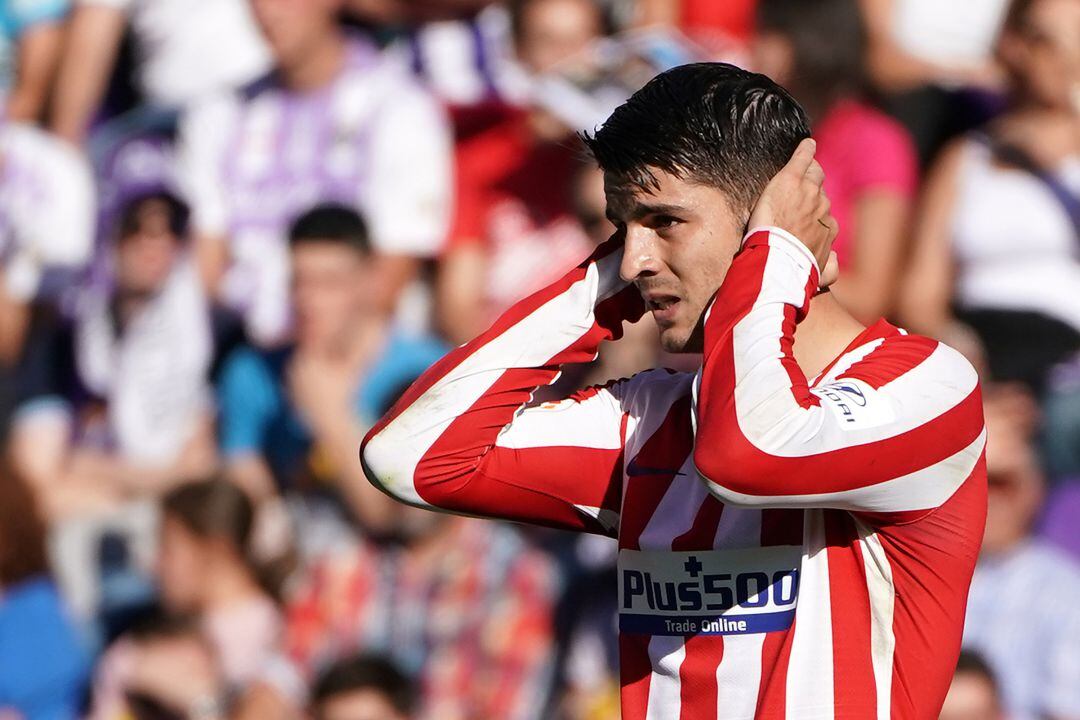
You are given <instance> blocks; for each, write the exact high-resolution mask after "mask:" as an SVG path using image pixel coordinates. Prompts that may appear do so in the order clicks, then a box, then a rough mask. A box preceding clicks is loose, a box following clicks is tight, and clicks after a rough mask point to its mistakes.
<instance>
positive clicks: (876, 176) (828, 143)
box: [814, 100, 919, 267]
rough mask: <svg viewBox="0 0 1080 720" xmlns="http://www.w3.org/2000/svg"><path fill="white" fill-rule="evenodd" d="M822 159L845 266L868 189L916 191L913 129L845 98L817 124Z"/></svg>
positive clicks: (906, 194)
mask: <svg viewBox="0 0 1080 720" xmlns="http://www.w3.org/2000/svg"><path fill="white" fill-rule="evenodd" d="M814 137H815V139H816V140H817V144H818V149H817V159H818V161H819V162H820V163H821V166H822V167H823V168H825V192H826V193H828V195H829V199H830V200H831V201H832V214H833V217H835V218H836V220H837V222H839V223H840V234H839V235H838V236H837V238H836V242H835V243H833V249H834V250H836V254H837V256H838V259H839V260H840V267H847V266H848V265H850V263H851V258H852V253H853V251H854V248H853V246H852V244H851V243H852V238H853V237H855V228H856V222H857V220H856V217H855V205H856V203H857V202H858V201H859V198H860V196H861V195H862V194H863V193H866V192H870V191H886V192H895V193H899V194H900V195H902V196H903V197H905V198H911V197H913V196H914V195H915V190H916V187H917V185H918V172H919V170H918V157H917V156H916V154H915V147H914V146H913V145H912V143H911V138H909V137H908V135H907V131H905V130H904V129H903V127H901V126H900V124H899V123H897V122H896V121H895V120H893V119H892V118H890V117H888V116H886V115H885V114H884V113H882V112H880V111H878V110H876V109H874V108H873V107H871V106H869V105H866V104H864V103H861V102H858V101H856V100H842V101H840V102H839V103H837V104H836V105H834V106H833V108H832V110H830V111H829V113H828V114H827V115H826V116H825V117H824V118H823V119H822V120H821V122H819V123H818V124H817V126H816V127H815V128H814Z"/></svg>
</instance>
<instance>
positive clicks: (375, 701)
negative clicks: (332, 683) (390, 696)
mask: <svg viewBox="0 0 1080 720" xmlns="http://www.w3.org/2000/svg"><path fill="white" fill-rule="evenodd" d="M315 720H407V718H406V716H405V715H402V714H401V713H399V712H398V711H397V710H395V709H394V706H393V705H391V704H390V701H389V700H387V699H386V697H385V696H383V695H382V694H381V693H379V692H377V691H376V690H373V689H362V690H354V691H352V692H348V693H342V694H340V695H336V696H334V697H332V698H330V699H329V700H327V701H326V702H324V703H322V705H321V707H320V708H319V710H318V712H317V713H316V714H315Z"/></svg>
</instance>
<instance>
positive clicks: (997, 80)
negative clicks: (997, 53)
mask: <svg viewBox="0 0 1080 720" xmlns="http://www.w3.org/2000/svg"><path fill="white" fill-rule="evenodd" d="M1009 2H1010V0H970V1H969V2H964V3H939V2H935V1H934V0H860V4H861V6H862V10H863V14H864V15H865V17H866V23H867V30H868V32H869V38H868V39H869V46H868V52H867V55H866V65H867V68H868V70H869V73H870V77H871V78H872V80H873V81H874V84H875V86H876V87H877V88H878V89H879V90H881V91H882V92H883V93H884V94H885V95H886V96H887V98H888V100H889V103H888V105H889V109H890V111H891V112H892V114H893V115H894V116H895V117H897V118H898V119H899V120H900V121H901V122H902V123H903V124H904V125H905V126H906V127H907V128H908V130H910V131H911V133H912V135H913V137H914V140H915V143H916V145H917V146H918V150H919V158H920V161H921V162H922V165H923V166H924V167H925V166H926V165H927V164H928V163H929V162H930V160H931V159H933V158H934V156H935V155H936V154H937V152H938V150H939V149H940V148H941V146H942V145H943V144H944V143H945V142H946V141H948V140H949V138H951V137H953V136H955V135H957V134H958V133H962V132H965V131H966V130H969V129H971V128H972V127H974V126H976V125H978V124H979V123H980V122H982V121H984V120H985V119H986V118H987V117H989V116H990V115H991V114H992V113H993V112H994V110H996V108H997V105H998V103H997V102H996V101H995V99H994V97H993V95H994V94H995V93H997V92H999V91H1000V89H1001V85H1002V83H1003V80H1004V78H1003V77H1002V72H1001V69H1000V67H998V65H997V63H996V62H995V58H994V39H995V37H996V36H997V33H998V29H999V28H1000V27H1001V22H1002V19H1003V18H1004V16H1005V12H1006V10H1007V8H1008V5H1009Z"/></svg>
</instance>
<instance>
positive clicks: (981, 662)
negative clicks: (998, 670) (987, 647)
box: [955, 650, 998, 694]
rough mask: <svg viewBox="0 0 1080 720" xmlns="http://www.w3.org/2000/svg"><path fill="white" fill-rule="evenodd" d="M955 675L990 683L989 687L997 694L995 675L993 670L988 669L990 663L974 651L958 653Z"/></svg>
mask: <svg viewBox="0 0 1080 720" xmlns="http://www.w3.org/2000/svg"><path fill="white" fill-rule="evenodd" d="M955 674H957V675H960V674H965V675H975V676H977V677H981V678H983V679H984V680H986V682H988V683H990V686H991V687H992V688H994V693H995V694H996V693H997V690H998V684H997V675H995V674H994V670H993V668H991V667H990V663H988V662H987V661H986V658H984V657H983V656H982V655H980V654H979V653H977V652H975V651H974V650H961V651H960V657H959V658H958V659H957V661H956V673H955Z"/></svg>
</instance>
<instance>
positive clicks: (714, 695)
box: [362, 229, 986, 720]
mask: <svg viewBox="0 0 1080 720" xmlns="http://www.w3.org/2000/svg"><path fill="white" fill-rule="evenodd" d="M621 256H622V249H621V246H620V245H619V244H617V243H615V242H609V243H606V244H604V245H603V246H601V247H600V248H599V249H598V250H597V252H596V253H594V255H593V256H592V257H591V258H590V259H589V260H587V261H586V262H584V263H582V264H581V265H580V266H579V267H578V268H576V269H575V270H573V271H571V272H570V273H569V274H567V275H566V276H565V277H564V278H562V279H561V280H560V281H559V282H557V283H555V284H554V285H552V286H550V287H549V288H547V289H545V290H543V291H542V292H539V293H537V294H535V295H533V296H531V297H529V298H528V299H526V300H524V301H522V302H521V303H519V304H518V305H516V306H515V307H513V308H512V309H511V310H509V311H508V312H507V313H506V314H505V315H504V316H503V317H502V318H501V319H500V320H499V321H498V322H497V323H496V324H495V325H494V326H493V327H492V328H491V329H489V330H488V331H487V332H485V333H484V334H483V335H481V336H480V337H478V338H476V339H475V340H473V341H472V342H470V343H468V344H466V345H463V346H462V347H460V348H458V349H457V350H455V351H454V352H452V353H450V355H448V356H447V357H446V358H444V359H443V360H442V361H441V362H439V363H438V364H436V365H435V366H434V367H433V368H432V369H431V370H429V371H428V372H427V373H426V374H425V375H424V376H423V377H421V378H420V379H419V380H418V381H417V382H416V384H415V385H414V386H413V387H412V388H410V390H409V391H408V392H407V393H406V394H405V396H404V397H403V398H402V399H401V401H399V402H398V404H397V405H396V406H395V407H394V408H393V410H392V411H391V412H390V413H389V414H388V415H387V417H385V418H384V419H383V420H382V421H381V422H380V423H379V424H378V425H376V427H375V428H373V429H372V431H371V433H370V434H369V435H368V437H367V438H366V439H365V444H364V448H363V449H362V453H363V457H364V461H365V464H366V467H367V472H368V474H369V477H371V478H372V480H373V481H374V482H376V483H377V484H379V485H381V486H382V487H383V488H384V489H385V490H386V491H388V492H390V493H392V494H393V495H394V496H396V497H398V498H399V499H402V500H404V501H407V502H410V503H413V504H416V505H419V506H422V507H432V508H438V509H442V510H447V511H451V512H460V513H468V514H474V515H483V516H490V517H498V518H506V519H510V520H518V521H524V522H531V523H537V524H542V525H549V526H555V527H561V528H571V529H577V530H584V531H589V532H597V533H603V534H607V535H611V536H615V537H617V538H618V541H619V548H620V549H619V607H620V617H619V626H620V646H621V675H622V705H623V708H622V711H623V717H624V718H626V719H627V720H653V719H654V718H655V719H663V720H673V719H676V718H687V719H689V718H692V719H693V720H703V719H709V718H716V719H717V720H723V719H728V718H732V719H733V718H798V719H800V720H811V719H815V718H830V719H832V718H860V719H861V718H935V717H937V712H938V710H939V708H940V706H941V703H942V702H943V700H944V697H945V693H946V690H947V688H948V685H949V681H950V678H951V675H952V670H953V668H954V667H955V664H956V659H957V655H958V653H959V646H960V635H961V631H962V629H963V619H964V606H965V600H966V596H967V590H968V583H969V581H970V579H971V573H972V570H973V568H974V564H975V558H976V555H977V552H978V548H979V544H980V541H981V539H982V531H983V522H984V518H985V511H986V508H985V504H986V478H985V465H984V461H983V447H984V444H985V429H984V425H983V419H982V403H981V398H980V392H979V387H978V381H977V377H976V374H975V372H974V371H973V370H972V368H971V366H970V365H969V364H968V363H967V362H966V361H965V360H964V359H963V358H962V357H961V356H960V355H959V354H958V353H956V352H955V351H954V350H952V349H950V348H948V347H946V346H944V345H942V344H940V343H938V342H936V341H933V340H929V339H927V338H923V337H916V336H912V335H908V334H906V333H904V332H903V331H901V330H898V329H896V328H894V327H893V326H891V325H889V324H888V323H886V322H884V321H881V322H879V323H877V324H876V325H874V326H872V327H870V328H868V329H866V330H865V331H864V332H863V333H862V334H861V335H860V336H859V337H858V338H856V339H855V340H854V341H853V342H852V343H851V345H850V346H849V347H848V348H847V349H846V350H845V351H844V352H843V353H842V354H841V355H840V356H839V357H837V358H836V359H835V361H834V362H833V363H832V364H831V365H830V366H829V367H828V368H827V369H826V370H825V371H824V372H823V373H822V374H821V375H820V376H819V377H817V378H815V379H813V380H808V379H807V378H806V376H805V375H804V373H803V372H802V370H800V368H799V366H798V365H797V364H796V362H795V360H794V358H793V356H792V342H793V338H794V333H795V328H796V325H797V323H798V322H799V321H800V320H801V319H802V318H803V317H804V316H805V313H806V312H807V309H808V307H809V303H810V298H811V297H812V296H813V294H814V292H815V291H816V288H817V284H818V269H817V267H816V264H815V261H814V258H813V256H812V255H811V254H810V252H809V251H808V250H807V249H806V248H805V247H804V246H803V245H802V244H801V243H800V242H799V241H798V240H797V239H795V238H793V237H791V236H790V235H788V234H787V233H785V232H783V231H780V230H776V229H766V230H761V231H756V232H754V233H751V234H750V235H749V236H748V238H747V241H746V242H745V244H744V247H743V250H742V251H741V252H740V253H739V254H738V255H737V256H736V258H735V260H734V262H733V264H732V265H731V267H730V269H729V271H728V274H727V277H726V279H725V280H724V283H723V286H722V287H721V288H720V290H719V291H718V293H717V296H716V298H715V300H714V302H713V303H712V305H711V308H710V310H709V312H708V315H707V320H706V324H705V345H706V347H705V355H704V361H703V364H702V367H701V369H700V370H699V371H698V372H697V373H696V374H686V373H675V372H669V371H666V370H653V371H649V372H645V373H641V374H639V375H636V376H635V377H633V378H631V379H629V380H621V381H618V382H613V383H610V384H608V385H606V386H604V387H600V388H593V389H590V390H587V391H584V392H581V393H578V394H575V395H574V396H572V397H570V398H567V399H565V400H563V401H561V402H549V403H543V404H537V403H533V402H531V401H530V400H531V397H532V395H533V392H534V391H535V390H536V389H537V388H538V387H539V386H542V385H545V384H548V383H550V382H552V381H553V380H554V379H555V377H556V376H557V374H558V371H559V367H560V366H561V365H562V364H564V363H575V362H585V361H589V360H592V359H593V358H594V357H595V355H596V352H597V348H598V345H599V343H600V342H601V341H602V340H605V339H617V338H618V337H619V336H620V333H621V327H622V321H623V320H627V319H629V320H635V319H637V318H638V317H640V316H641V314H642V313H643V311H644V308H643V305H642V301H641V299H640V296H639V294H638V292H637V290H636V288H635V287H633V286H628V285H627V284H626V283H625V282H623V281H622V280H621V279H620V277H619V263H620V260H621Z"/></svg>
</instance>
